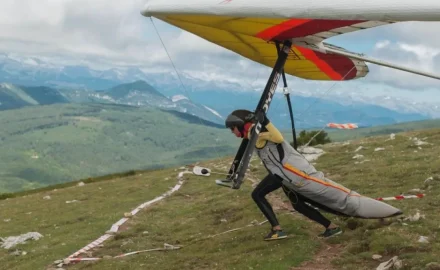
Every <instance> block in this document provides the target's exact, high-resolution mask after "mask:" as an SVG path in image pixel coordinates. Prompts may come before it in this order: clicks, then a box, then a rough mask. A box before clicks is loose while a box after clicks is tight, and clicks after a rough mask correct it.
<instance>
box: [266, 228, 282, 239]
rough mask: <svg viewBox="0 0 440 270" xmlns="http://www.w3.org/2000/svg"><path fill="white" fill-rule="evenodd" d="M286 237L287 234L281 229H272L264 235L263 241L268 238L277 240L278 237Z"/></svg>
mask: <svg viewBox="0 0 440 270" xmlns="http://www.w3.org/2000/svg"><path fill="white" fill-rule="evenodd" d="M286 237H287V234H286V233H285V232H283V231H274V230H271V231H270V233H269V234H268V235H267V236H266V237H264V240H265V241H270V240H279V239H284V238H286Z"/></svg>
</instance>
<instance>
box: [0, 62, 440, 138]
mask: <svg viewBox="0 0 440 270" xmlns="http://www.w3.org/2000/svg"><path fill="white" fill-rule="evenodd" d="M180 76H181V78H182V81H183V84H184V85H183V86H184V87H183V86H182V85H181V84H180V82H179V80H177V78H176V76H175V74H174V73H155V74H149V73H145V72H143V71H142V70H141V69H140V68H137V67H130V68H111V69H108V70H94V69H91V68H88V67H86V66H73V65H72V66H57V65H55V64H51V63H49V62H46V61H43V60H41V59H38V58H20V57H12V56H10V55H8V54H3V55H1V54H0V82H1V81H3V82H9V83H13V84H15V85H21V86H46V87H51V88H52V89H57V90H58V91H59V92H60V93H62V95H64V96H65V97H66V99H67V100H68V101H70V102H104V103H119V104H127V105H132V106H155V107H158V108H163V109H169V110H176V111H180V112H186V113H189V114H193V115H197V116H198V117H201V118H203V119H206V120H209V121H212V122H215V123H218V124H221V123H222V122H223V121H224V118H225V116H227V114H229V113H230V112H231V111H232V110H234V109H237V108H246V109H250V110H253V109H255V106H256V104H257V103H258V100H259V98H260V95H261V92H262V91H244V90H243V86H242V85H240V84H238V83H235V82H229V81H227V80H225V81H208V80H205V79H202V78H197V77H195V76H193V75H190V74H186V73H185V72H181V74H180ZM141 82H144V83H145V85H144V86H142V85H141V84H142V83H141ZM137 84H139V85H137ZM112 89H113V90H112ZM116 89H119V90H120V91H119V90H118V91H116ZM148 89H149V91H147V90H148ZM152 89H154V90H155V91H153V90H152ZM158 93H159V94H158ZM313 95H315V96H313ZM330 96H331V95H328V96H326V97H323V96H320V95H319V94H316V93H313V92H310V91H307V90H300V89H295V90H294V91H292V93H291V98H292V107H293V111H294V116H295V122H296V124H297V127H298V128H320V127H322V126H323V125H325V123H327V122H354V123H358V124H360V125H363V126H375V125H384V124H394V123H400V122H406V121H415V120H423V119H432V118H433V117H440V106H434V105H432V104H422V103H417V102H413V101H405V100H403V99H395V98H392V97H388V96H384V97H378V98H374V99H368V98H361V97H356V101H354V100H350V98H348V97H347V96H346V94H344V93H342V94H341V93H339V94H338V93H336V92H335V93H334V96H332V97H330ZM10 99H11V98H10V96H8V95H5V94H4V93H3V94H1V93H0V102H2V103H4V105H3V107H0V109H2V108H3V109H5V108H12V107H14V106H23V105H25V104H28V102H26V103H22V102H23V101H17V100H16V99H15V101H13V102H12V101H11V100H10ZM283 99H284V96H283V95H282V94H281V93H279V92H277V93H276V95H275V100H274V102H273V105H272V106H271V108H270V111H269V115H270V117H271V118H272V119H273V121H274V122H275V123H277V124H278V126H279V127H280V128H283V129H286V128H290V119H289V116H288V109H287V104H286V102H285V100H283ZM2 100H3V101H2ZM7 100H9V101H7ZM277 102H278V103H277ZM37 103H38V102H37ZM277 104H279V105H277ZM308 106H310V108H309V109H307V107H308Z"/></svg>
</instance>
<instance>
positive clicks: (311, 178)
mask: <svg viewBox="0 0 440 270" xmlns="http://www.w3.org/2000/svg"><path fill="white" fill-rule="evenodd" d="M283 167H284V168H285V169H286V170H288V171H290V172H292V173H294V174H296V175H298V176H300V177H302V178H304V179H307V180H311V181H313V182H316V183H319V184H321V185H324V186H327V187H332V188H336V189H339V190H341V191H343V192H345V193H350V190H348V189H346V188H343V187H339V186H335V185H332V184H330V183H327V182H325V181H322V180H321V179H318V178H314V177H311V176H309V175H307V174H305V173H304V172H302V171H300V170H298V169H297V168H295V167H293V166H292V165H290V164H284V165H283ZM350 196H360V195H350Z"/></svg>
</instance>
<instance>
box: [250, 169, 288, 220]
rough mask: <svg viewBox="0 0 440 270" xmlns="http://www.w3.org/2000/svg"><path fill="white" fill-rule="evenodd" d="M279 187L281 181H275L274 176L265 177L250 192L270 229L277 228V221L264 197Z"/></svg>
mask: <svg viewBox="0 0 440 270" xmlns="http://www.w3.org/2000/svg"><path fill="white" fill-rule="evenodd" d="M280 187H281V181H280V180H279V179H277V178H276V177H275V176H274V175H271V174H269V175H267V176H266V177H265V178H264V179H263V180H261V182H260V183H259V184H258V185H257V186H256V187H255V189H254V191H252V199H253V200H254V201H255V203H256V204H257V206H258V208H260V210H261V212H263V214H264V216H265V217H266V218H267V220H268V221H269V222H270V224H271V225H272V227H275V226H278V225H279V223H278V219H277V217H276V216H275V213H274V211H273V209H272V206H271V205H270V204H269V202H268V201H267V200H266V198H265V196H266V195H267V194H269V193H270V192H272V191H274V190H276V189H278V188H280Z"/></svg>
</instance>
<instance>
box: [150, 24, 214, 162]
mask: <svg viewBox="0 0 440 270" xmlns="http://www.w3.org/2000/svg"><path fill="white" fill-rule="evenodd" d="M150 20H151V23H152V24H153V28H154V30H155V31H156V34H157V36H158V37H159V40H160V42H161V43H162V46H163V48H164V50H165V52H166V54H167V56H168V59H169V60H170V62H171V65H172V66H173V68H174V71H175V72H176V74H177V77H178V78H179V81H180V83H181V85H182V88H183V91H184V92H185V94H186V95H187V98H188V99H189V100H190V101H191V99H190V97H189V93H188V91H187V89H186V87H185V84H184V83H183V81H182V78H181V77H180V74H179V72H178V71H177V68H176V66H175V64H174V62H173V60H172V59H171V56H170V54H169V53H168V50H167V48H166V46H165V43H164V42H163V40H162V37H161V36H160V34H159V31H158V30H157V28H156V25H155V24H154V21H153V18H152V17H150ZM191 102H192V101H191ZM197 118H198V119H199V122H200V124H201V125H202V126H204V124H203V122H202V119H201V118H200V117H197ZM215 141H216V143H214V144H213V145H214V151H215V153H216V155H217V158H220V154H219V152H218V151H217V140H215Z"/></svg>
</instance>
